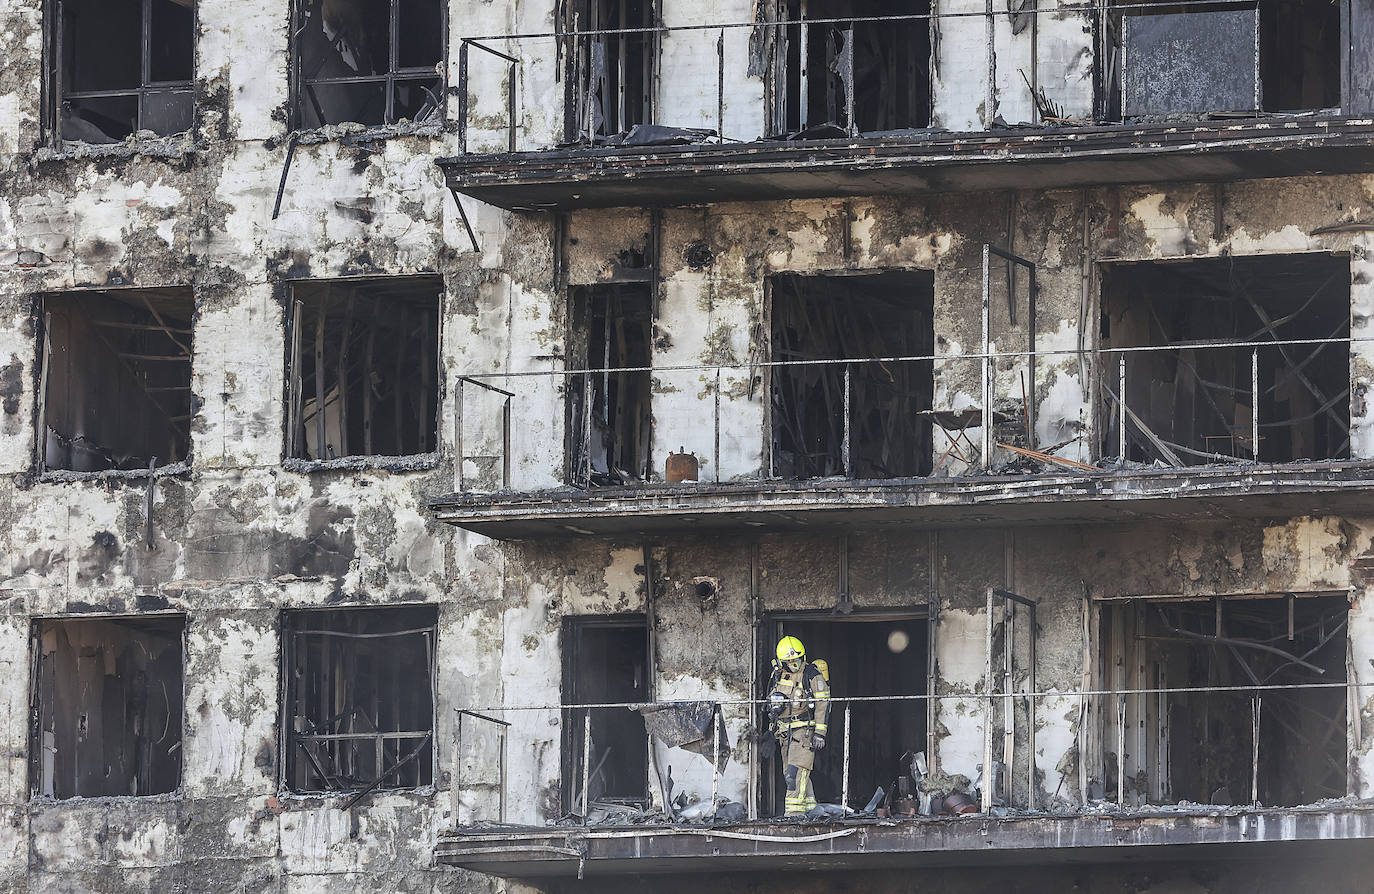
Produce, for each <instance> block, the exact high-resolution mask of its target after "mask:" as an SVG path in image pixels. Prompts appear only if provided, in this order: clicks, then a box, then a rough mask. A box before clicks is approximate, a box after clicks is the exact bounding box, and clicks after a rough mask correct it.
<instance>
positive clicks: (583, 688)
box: [563, 615, 649, 812]
mask: <svg viewBox="0 0 1374 894" xmlns="http://www.w3.org/2000/svg"><path fill="white" fill-rule="evenodd" d="M648 642H649V638H648V629H647V627H646V626H645V619H644V617H643V616H642V615H635V616H630V617H626V616H616V617H580V618H565V619H564V621H563V644H564V648H563V702H564V704H572V705H593V704H640V703H644V702H647V701H648V700H649V695H648V692H649V661H648ZM573 715H574V716H571V717H567V718H564V723H563V730H564V734H563V804H564V809H565V810H566V811H569V812H572V811H574V810H580V809H581V804H582V793H581V791H580V788H581V785H582V766H583V765H582V757H583V754H584V750H583V742H582V736H583V730H584V726H583V718H582V712H580V711H574V712H573ZM591 718H592V724H591V729H592V739H591V749H590V754H591V761H590V766H591V768H592V770H591V773H590V774H589V775H588V782H587V789H588V795H589V797H588V803H589V804H593V803H596V802H600V803H602V804H636V805H639V806H644V805H646V804H647V803H648V797H649V796H648V792H649V749H648V733H647V731H646V730H645V726H644V717H643V715H641V714H639V713H638V712H637V711H629V710H626V709H625V708H601V709H593V710H592V712H591Z"/></svg>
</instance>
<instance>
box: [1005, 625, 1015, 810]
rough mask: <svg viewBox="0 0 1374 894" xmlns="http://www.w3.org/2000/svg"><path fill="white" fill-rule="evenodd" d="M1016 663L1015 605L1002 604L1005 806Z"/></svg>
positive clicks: (1010, 768) (1009, 777) (1012, 762)
mask: <svg viewBox="0 0 1374 894" xmlns="http://www.w3.org/2000/svg"><path fill="white" fill-rule="evenodd" d="M1015 661H1016V604H1015V603H1013V602H1010V601H1003V603H1002V767H1003V768H1004V770H1005V772H1006V774H1007V806H1008V807H1010V806H1011V801H1012V798H1011V793H1012V788H1013V784H1012V771H1013V770H1015V769H1016V696H1015V695H1013V694H1012V687H1013V686H1014V685H1015V682H1014V681H1013V680H1012V665H1013V664H1014V663H1015Z"/></svg>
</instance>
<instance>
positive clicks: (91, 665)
mask: <svg viewBox="0 0 1374 894" xmlns="http://www.w3.org/2000/svg"><path fill="white" fill-rule="evenodd" d="M184 628H185V619H184V618H181V617H169V616H162V617H152V618H99V619H96V618H92V619H83V620H66V619H63V620H44V621H38V622H36V623H35V624H34V648H35V650H36V651H37V654H38V662H37V678H36V679H35V681H34V696H35V712H34V717H35V726H34V728H33V730H32V740H33V741H32V745H31V748H30V783H31V790H32V792H33V794H34V795H36V796H38V797H46V798H92V797H101V796H110V795H156V794H164V793H167V792H172V791H176V789H177V787H178V786H179V785H180V784H181V763H182V761H181V744H182V743H181V726H182V673H183V670H182V646H181V642H182V632H183V630H184Z"/></svg>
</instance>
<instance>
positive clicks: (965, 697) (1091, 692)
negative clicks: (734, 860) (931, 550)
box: [455, 680, 1374, 714]
mask: <svg viewBox="0 0 1374 894" xmlns="http://www.w3.org/2000/svg"><path fill="white" fill-rule="evenodd" d="M1309 689H1313V690H1315V689H1347V690H1349V689H1356V690H1358V689H1374V680H1370V681H1365V682H1359V681H1355V682H1346V683H1340V682H1335V683H1262V684H1258V685H1256V684H1246V685H1235V686H1177V687H1142V688H1138V689H1062V690H1042V691H1039V692H1018V693H1015V696H1016V698H1034V699H1053V698H1082V697H1087V696H1109V695H1160V694H1164V695H1175V694H1176V695H1190V694H1191V695H1198V694H1206V693H1235V694H1244V693H1253V692H1283V691H1298V690H1309ZM999 697H1000V693H999ZM984 698H987V695H986V693H981V692H973V691H970V692H955V693H945V694H941V695H932V694H921V695H851V696H831V698H830V702H831V704H837V703H839V704H850V703H853V704H858V703H861V702H912V701H919V702H923V701H969V700H971V699H984ZM698 701H701V700H687V701H669V702H643V703H639V704H634V703H631V704H627V703H625V702H606V703H602V704H571V705H488V706H479V707H476V708H472V709H466V708H463V709H455V710H460V711H464V712H466V713H469V714H471V713H472V712H474V711H488V712H501V711H582V710H588V709H591V710H602V709H608V708H619V709H622V710H623V709H625V708H630V707H637V706H639V705H640V704H642V705H653V706H655V707H673V706H684V705H692V704H696V703H697V702H698ZM715 704H717V705H720V706H721V707H741V708H743V707H748V706H757V705H767V704H768V700H767V699H762V698H754V699H720V700H717V701H716V702H715Z"/></svg>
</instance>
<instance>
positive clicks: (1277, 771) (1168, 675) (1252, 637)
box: [1100, 595, 1349, 807]
mask: <svg viewBox="0 0 1374 894" xmlns="http://www.w3.org/2000/svg"><path fill="white" fill-rule="evenodd" d="M1348 614H1349V601H1348V599H1347V597H1345V596H1343V595H1342V596H1318V595H1277V596H1264V597H1255V598H1237V597H1218V598H1216V599H1205V598H1204V599H1189V600H1163V599H1160V600H1149V599H1141V600H1134V601H1131V602H1128V603H1123V604H1115V605H1108V606H1104V608H1103V611H1102V621H1101V625H1102V626H1101V631H1100V642H1101V644H1102V655H1103V663H1102V673H1104V674H1106V675H1107V679H1106V681H1105V682H1106V684H1107V687H1108V688H1112V689H1181V688H1188V689H1193V688H1204V687H1228V686H1238V687H1239V686H1260V685H1263V686H1276V685H1300V684H1304V683H1323V684H1326V683H1342V682H1344V681H1345V679H1346V670H1345V668H1346V636H1345V627H1346V621H1347V616H1348ZM1102 707H1103V721H1104V729H1105V732H1104V735H1103V748H1104V751H1105V760H1104V773H1105V779H1104V782H1105V788H1106V791H1107V792H1108V793H1110V796H1111V797H1113V798H1115V797H1118V796H1121V797H1124V798H1125V802H1126V803H1128V804H1141V803H1148V804H1172V803H1175V802H1178V801H1181V800H1187V801H1192V802H1194V803H1197V804H1248V803H1251V802H1252V801H1254V800H1256V799H1257V803H1259V804H1263V805H1267V806H1273V807H1292V806H1296V805H1299V804H1311V803H1314V802H1316V801H1319V800H1321V799H1323V798H1337V797H1343V796H1344V795H1345V793H1346V767H1345V764H1346V735H1345V732H1346V693H1345V691H1344V690H1343V689H1341V688H1322V689H1309V690H1282V689H1271V690H1266V691H1263V692H1245V691H1224V692H1216V691H1213V692H1172V693H1158V694H1153V693H1151V694H1129V695H1121V696H1118V697H1115V698H1111V699H1109V701H1108V702H1107V703H1106V704H1104V705H1103V706H1102ZM1123 722H1124V727H1123V726H1122V724H1123ZM1256 734H1258V740H1257V739H1256ZM1119 745H1120V746H1123V749H1122V751H1121V753H1118V747H1119ZM1256 745H1257V746H1258V747H1256ZM1256 757H1258V762H1256ZM1118 768H1120V769H1118ZM1118 772H1123V773H1124V776H1122V777H1120V778H1118ZM1118 792H1119V793H1120V795H1118V794H1117V793H1118Z"/></svg>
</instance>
